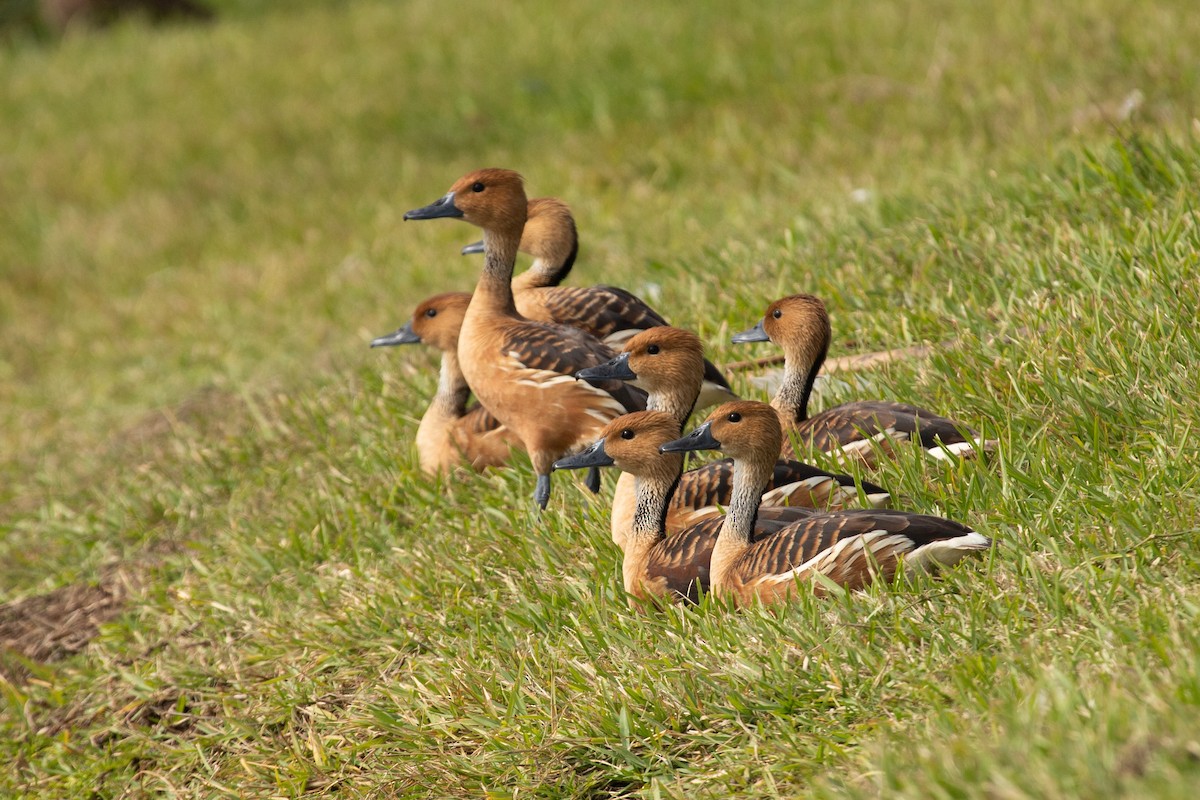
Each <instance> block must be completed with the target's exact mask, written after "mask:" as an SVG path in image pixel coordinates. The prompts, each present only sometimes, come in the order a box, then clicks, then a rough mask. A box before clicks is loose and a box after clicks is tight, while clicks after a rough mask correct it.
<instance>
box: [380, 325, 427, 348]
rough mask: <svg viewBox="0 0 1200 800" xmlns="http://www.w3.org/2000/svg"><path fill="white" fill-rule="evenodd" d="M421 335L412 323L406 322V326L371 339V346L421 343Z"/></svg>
mask: <svg viewBox="0 0 1200 800" xmlns="http://www.w3.org/2000/svg"><path fill="white" fill-rule="evenodd" d="M420 343H421V337H420V336H417V334H416V333H415V332H414V331H413V329H412V323H411V322H406V323H404V327H403V328H401V329H400V330H398V331H396V332H395V333H389V334H388V335H387V336H378V337H376V338H374V339H372V340H371V347H393V346H395V345H398V344H420Z"/></svg>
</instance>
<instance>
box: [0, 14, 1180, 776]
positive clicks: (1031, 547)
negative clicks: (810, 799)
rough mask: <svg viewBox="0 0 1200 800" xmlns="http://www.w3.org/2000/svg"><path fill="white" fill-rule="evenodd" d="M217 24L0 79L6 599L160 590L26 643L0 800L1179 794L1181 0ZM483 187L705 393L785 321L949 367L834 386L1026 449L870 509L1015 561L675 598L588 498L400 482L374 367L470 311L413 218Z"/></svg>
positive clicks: (447, 252) (404, 427)
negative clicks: (574, 255) (747, 604)
mask: <svg viewBox="0 0 1200 800" xmlns="http://www.w3.org/2000/svg"><path fill="white" fill-rule="evenodd" d="M221 8H222V12H223V13H222V17H221V19H220V20H219V21H218V22H217V23H215V24H213V25H206V26H199V27H193V26H170V27H166V28H160V29H153V28H148V27H145V26H142V25H139V24H123V25H118V26H116V27H115V28H113V29H111V30H108V31H105V32H103V33H88V32H73V33H72V34H70V35H68V36H67V37H66V38H65V39H64V40H63V41H61V42H58V43H55V44H53V45H51V44H47V43H45V42H37V41H32V40H21V39H16V40H13V41H10V42H8V43H7V44H6V45H4V46H3V47H0V75H3V76H4V80H3V82H2V84H0V118H3V119H5V120H9V121H12V124H6V125H0V337H2V339H3V341H4V347H3V348H2V349H0V507H2V508H3V515H2V516H0V530H2V531H3V538H2V540H0V601H17V600H20V599H22V598H25V597H29V596H33V595H36V594H39V593H43V592H47V591H50V590H53V589H56V588H58V587H62V586H66V585H69V584H73V583H80V582H82V583H87V582H95V581H100V580H109V579H110V578H111V576H112V575H113V574H114V571H116V572H119V573H120V574H122V575H125V576H128V581H129V586H130V590H129V591H130V594H129V597H128V602H127V605H126V606H125V611H124V613H123V614H122V615H121V616H119V617H118V618H116V619H114V620H112V621H110V622H108V623H106V624H104V625H103V626H102V627H101V630H100V633H99V635H98V637H97V638H96V639H94V640H93V641H92V642H91V644H90V645H89V646H88V647H87V649H86V650H84V651H83V652H82V653H79V654H78V655H75V656H72V657H70V658H67V659H65V660H61V661H55V662H51V663H45V664H43V663H38V662H34V661H30V660H28V659H23V658H21V657H20V656H18V655H17V654H14V653H9V654H7V655H3V656H0V667H2V668H3V674H4V675H6V676H8V677H6V678H0V732H2V734H3V735H0V760H2V761H3V762H4V763H6V764H10V765H11V766H10V767H9V768H8V769H6V770H3V771H0V791H4V792H7V793H9V794H12V795H22V796H41V797H55V798H57V797H69V796H100V797H109V796H113V797H116V796H143V795H150V794H160V793H162V794H180V795H185V796H220V795H230V796H271V795H279V796H301V795H310V796H319V795H322V794H323V793H327V792H332V791H334V790H337V791H338V792H340V793H343V794H346V795H349V796H356V795H359V794H363V795H374V796H378V795H385V796H386V795H397V796H431V797H442V796H451V795H458V796H464V795H465V796H481V795H487V796H492V797H518V798H519V797H564V796H566V797H588V798H595V797H623V796H637V797H678V798H684V797H688V798H691V797H713V798H718V797H728V796H733V795H746V796H764V797H772V796H779V797H792V796H797V795H804V794H810V795H813V796H820V797H826V796H828V797H834V796H837V797H843V796H855V797H859V796H864V797H865V796H881V795H882V796H887V797H914V798H916V797H920V798H961V797H991V798H1019V797H1031V798H1032V797H1037V798H1044V797H1114V796H1130V797H1179V798H1185V797H1186V798H1190V797H1194V796H1195V794H1196V789H1197V786H1198V785H1200V744H1197V743H1198V742H1200V713H1198V712H1200V708H1198V706H1200V671H1198V670H1200V658H1198V654H1200V633H1198V631H1200V626H1198V625H1197V623H1198V621H1200V589H1198V588H1197V587H1198V586H1200V582H1198V578H1200V547H1198V546H1197V539H1198V537H1200V504H1198V498H1200V484H1198V480H1200V479H1198V478H1197V474H1198V468H1200V453H1198V451H1197V448H1196V447H1195V446H1194V445H1193V444H1192V439H1193V437H1194V435H1195V433H1196V431H1197V430H1200V413H1198V412H1197V409H1196V397H1197V396H1200V366H1197V365H1198V364H1200V329H1198V327H1197V326H1196V324H1195V321H1196V317H1197V314H1196V308H1197V306H1198V303H1200V269H1198V264H1200V228H1198V222H1200V220H1198V219H1197V216H1196V208H1195V204H1194V198H1195V187H1196V186H1197V185H1200V141H1198V140H1197V138H1196V127H1195V123H1194V118H1195V117H1196V116H1197V111H1196V109H1197V102H1198V100H1200V67H1198V66H1197V63H1196V61H1195V59H1194V46H1193V45H1194V42H1195V41H1197V38H1198V37H1200V17H1197V15H1196V14H1194V13H1192V9H1191V4H1190V3H1186V2H1183V1H1182V0H1179V2H1173V3H1158V4H1154V6H1153V7H1147V6H1146V4H1138V3H1124V2H1118V0H1091V1H1090V2H1087V1H1084V2H1079V3H1073V4H1070V8H1069V9H1067V8H1062V7H1059V6H1058V5H1055V4H1040V3H1015V4H1013V3H977V4H959V3H948V2H946V3H937V2H935V3H929V2H921V3H917V2H907V3H906V2H893V3H883V2H868V3H864V4H854V6H853V7H851V6H847V5H845V4H841V3H836V2H826V1H824V0H821V1H818V0H813V1H812V2H807V3H804V4H802V6H801V7H797V6H796V5H795V4H785V3H763V4H753V5H749V6H744V7H741V8H739V10H738V12H737V14H736V15H735V16H729V13H728V9H727V7H726V6H724V5H722V4H717V3H698V4H687V5H686V6H679V7H665V8H656V9H650V10H647V9H646V8H640V9H639V8H628V9H626V8H622V7H615V5H614V4H609V3H599V2H587V3H576V4H570V5H568V6H560V5H559V4H550V3H535V4H521V5H520V7H517V6H515V5H506V4H495V3H491V4H482V3H479V4H466V5H463V4H459V5H447V4H445V3H435V2H423V1H419V2H412V3H407V4H395V3H385V2H357V3H346V4H328V5H322V4H317V3H305V4H303V5H301V6H297V7H295V8H293V7H292V6H290V5H289V6H288V8H289V11H288V12H287V13H284V12H283V10H282V9H283V6H282V5H277V6H272V4H267V3H262V2H253V3H252V2H245V3H235V2H233V0H229V2H223V3H221ZM1135 92H1137V93H1140V94H1137V95H1135V94H1134V93H1135ZM1136 97H1140V98H1141V102H1140V104H1138V103H1137V102H1131V103H1130V105H1133V106H1136V108H1134V109H1133V110H1132V113H1131V114H1129V115H1126V114H1125V113H1124V112H1123V110H1122V108H1121V106H1122V105H1123V104H1124V103H1125V102H1126V101H1127V100H1128V99H1129V98H1136ZM485 165H500V166H510V167H514V168H517V169H519V170H521V171H522V172H523V173H524V174H525V175H526V178H527V181H528V185H529V188H530V190H531V191H532V192H533V193H534V194H539V195H540V194H557V195H561V196H563V197H564V198H566V199H567V200H568V201H569V202H570V203H571V204H572V205H573V207H574V208H575V210H576V213H577V216H578V219H579V225H580V230H581V233H582V236H583V250H582V253H581V258H580V261H579V264H578V267H577V273H578V276H577V277H576V278H574V280H575V281H576V282H588V281H592V282H599V281H605V282H613V283H617V284H620V285H624V286H627V287H629V288H631V289H632V290H634V291H636V292H639V293H644V294H645V293H649V292H651V291H653V290H655V289H656V288H657V289H658V290H660V291H661V300H660V301H659V305H660V307H661V308H662V309H663V310H664V311H665V312H666V313H667V314H668V316H669V317H670V318H671V319H672V320H673V321H676V322H677V323H678V324H681V325H685V326H689V327H693V328H696V329H698V330H699V331H700V333H701V335H702V336H703V337H704V338H705V340H706V341H707V342H708V344H709V345H710V348H711V349H710V354H711V355H712V357H713V358H714V360H716V361H718V362H722V361H729V360H734V359H738V358H745V357H748V356H751V355H760V354H765V353H766V350H753V349H745V348H735V347H733V346H732V345H728V344H727V342H728V333H730V332H732V331H735V330H740V329H742V328H744V327H747V326H748V325H750V324H751V323H752V322H753V321H754V320H755V319H756V318H757V316H758V315H759V314H761V312H762V309H763V308H765V306H766V304H767V302H768V301H769V300H771V299H773V298H774V297H776V296H779V295H781V294H784V293H790V292H793V291H801V290H803V291H812V292H814V293H817V294H819V295H821V296H822V297H824V298H825V299H826V301H827V302H828V304H829V306H830V309H831V313H832V315H833V320H834V330H835V336H836V340H835V344H834V353H833V354H834V355H838V354H844V353H846V352H851V351H857V350H863V351H866V350H872V349H876V348H878V347H883V346H899V345H903V344H909V343H913V342H920V341H942V340H950V339H953V340H954V341H955V344H954V345H952V346H950V347H948V348H946V349H944V350H941V351H939V352H938V353H937V354H936V355H935V356H934V357H933V358H931V359H929V360H927V361H920V362H913V363H898V364H892V365H889V366H888V367H887V368H886V369H882V370H876V371H872V372H870V373H867V374H864V375H861V376H859V377H860V378H861V379H862V381H863V383H864V386H863V387H862V388H860V389H854V388H853V387H851V386H850V385H845V384H839V383H831V384H830V385H829V388H828V389H826V390H824V394H823V395H822V397H821V398H820V402H821V403H822V404H828V403H832V402H835V401H838V400H841V399H845V398H849V397H852V396H855V394H856V392H858V393H870V394H873V395H875V396H888V397H897V398H907V399H913V400H916V401H919V402H921V403H923V404H926V405H928V406H930V407H932V408H937V409H940V410H944V411H946V412H949V413H952V414H954V415H956V416H959V417H961V418H963V419H966V420H970V421H974V422H976V423H978V424H979V425H980V426H982V427H983V428H984V429H985V431H986V432H987V433H988V434H989V435H993V436H996V437H998V438H1000V439H1001V441H1002V443H1003V444H1002V448H1001V451H1000V454H999V456H998V457H997V458H996V459H995V460H994V461H993V462H992V463H991V464H989V465H980V464H963V465H961V466H959V467H957V468H955V469H948V468H945V467H941V466H939V465H936V464H931V463H927V462H926V460H924V459H921V458H918V457H917V456H916V455H915V454H913V455H911V456H910V457H906V458H902V459H900V460H899V461H897V462H895V463H889V464H887V465H885V466H884V467H883V468H882V469H881V470H880V471H879V474H878V476H877V480H878V482H880V483H882V484H884V485H886V486H889V487H891V488H893V489H894V491H895V493H896V494H897V496H898V497H900V498H901V500H902V503H903V507H905V508H910V509H914V510H918V511H923V512H930V513H940V514H945V515H948V516H951V517H953V518H956V519H960V520H963V521H964V522H967V523H970V524H972V525H974V526H976V527H978V528H979V529H980V530H981V531H983V532H985V533H986V534H988V535H990V536H993V537H995V539H996V540H997V543H998V546H997V549H996V551H995V553H994V554H993V555H992V556H991V557H990V558H989V559H985V560H980V561H976V562H973V563H970V564H966V565H964V566H963V567H962V568H959V569H956V570H953V571H951V572H950V573H948V574H947V575H945V576H944V577H943V578H941V579H937V580H933V579H926V578H919V579H913V580H911V581H910V582H904V583H901V584H899V585H897V586H894V587H883V588H878V589H875V590H872V591H870V592H867V593H863V594H856V595H853V596H848V597H845V598H838V599H834V600H831V601H820V602H818V601H816V600H814V599H811V598H805V599H800V600H798V601H797V602H795V603H793V604H791V605H789V606H788V607H786V608H784V609H780V610H778V611H773V612H766V611H755V610H751V611H747V612H742V613H736V614H735V613H730V612H729V611H728V610H726V609H723V608H720V607H719V606H718V605H717V604H706V605H702V606H701V607H699V608H696V609H672V610H668V611H667V612H664V613H661V614H652V615H646V614H641V613H636V612H633V611H631V610H629V609H628V608H627V606H626V604H625V599H624V597H623V594H622V590H621V585H620V580H619V572H618V563H619V561H618V554H617V552H616V550H615V548H614V547H613V545H612V544H611V543H610V542H609V540H608V535H607V512H606V510H605V508H604V504H603V502H600V503H598V504H596V503H593V504H591V505H589V503H590V501H589V499H588V498H587V496H586V495H585V493H584V492H583V491H582V490H581V489H580V488H579V487H577V486H575V485H573V484H572V483H571V482H569V481H566V480H560V481H558V487H559V488H558V491H557V493H556V498H555V500H554V501H553V504H552V507H551V510H550V512H549V513H547V514H546V515H545V516H544V517H543V518H541V519H538V518H536V517H534V516H533V515H532V514H531V513H530V510H529V507H530V503H529V495H530V492H531V490H532V478H531V474H530V470H529V467H528V465H527V464H522V465H521V466H519V467H518V468H517V469H515V470H511V471H508V472H504V473H498V474H494V475H488V476H482V477H472V478H470V479H465V480H458V481H454V482H452V483H448V484H440V483H438V482H435V481H430V480H428V479H426V478H424V477H422V476H421V475H420V474H419V472H418V471H417V469H416V460H415V455H414V454H413V453H412V451H411V440H412V436H413V433H414V431H415V420H416V419H417V418H418V417H419V416H420V414H421V413H422V411H423V409H424V404H425V400H426V398H427V397H428V395H429V394H430V392H431V391H432V388H433V386H434V383H435V380H436V379H435V377H434V370H433V366H434V364H435V358H434V356H433V355H432V354H429V353H416V352H406V353H380V352H377V351H369V350H368V349H367V348H366V342H367V341H368V339H369V338H370V336H371V335H372V334H377V333H381V332H384V331H386V330H390V329H392V328H394V327H395V326H396V325H397V324H398V323H400V322H401V321H403V320H404V319H405V318H406V317H407V315H408V313H409V312H410V311H411V308H412V307H413V306H414V305H415V304H416V303H417V302H418V301H419V300H420V299H422V298H423V297H425V296H426V295H427V294H429V293H432V292H434V291H443V290H448V289H457V288H466V287H469V286H470V285H471V284H472V281H473V276H474V272H475V270H476V269H477V268H478V262H477V261H473V260H470V259H463V258H460V257H458V256H457V255H456V252H457V249H456V248H457V246H459V245H461V244H464V243H466V242H468V241H471V240H473V239H474V238H476V232H475V231H473V230H472V229H470V228H468V227H467V226H464V225H461V224H451V223H445V224H434V223H428V224H423V225H402V224H401V222H400V219H401V216H402V214H403V212H404V211H406V210H407V209H409V208H413V207H416V206H419V205H423V204H425V203H427V202H429V201H430V200H432V199H434V198H435V197H437V196H438V195H440V194H441V193H442V192H444V191H445V190H446V188H447V187H448V186H449V184H450V183H451V182H452V181H453V180H454V179H455V178H457V177H458V176H459V175H460V174H461V173H463V172H465V171H466V170H467V169H470V168H473V167H477V166H485ZM858 189H864V190H866V191H867V194H866V195H863V194H862V193H857V194H856V193H855V192H854V190H858ZM735 383H736V384H737V385H738V387H739V388H741V389H743V390H744V391H745V392H746V393H747V394H753V391H754V390H753V389H752V388H751V386H750V384H749V382H748V380H747V376H745V375H738V376H736V378H735ZM608 480H609V481H610V482H611V480H612V478H611V477H609V479H608Z"/></svg>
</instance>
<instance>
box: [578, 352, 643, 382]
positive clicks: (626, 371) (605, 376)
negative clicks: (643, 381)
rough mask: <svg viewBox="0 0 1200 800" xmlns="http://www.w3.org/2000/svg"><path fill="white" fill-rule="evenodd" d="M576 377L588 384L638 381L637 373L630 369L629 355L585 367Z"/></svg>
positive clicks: (625, 354)
mask: <svg viewBox="0 0 1200 800" xmlns="http://www.w3.org/2000/svg"><path fill="white" fill-rule="evenodd" d="M575 377H576V378H579V379H581V380H585V381H588V382H593V381H610V380H618V381H636V380H637V373H636V372H634V371H633V370H632V369H630V368H629V353H621V355H619V356H617V357H616V358H614V359H613V360H612V361H606V362H604V363H603V364H597V365H596V366H594V367H585V368H584V369H581V370H579V371H578V372H576V373H575Z"/></svg>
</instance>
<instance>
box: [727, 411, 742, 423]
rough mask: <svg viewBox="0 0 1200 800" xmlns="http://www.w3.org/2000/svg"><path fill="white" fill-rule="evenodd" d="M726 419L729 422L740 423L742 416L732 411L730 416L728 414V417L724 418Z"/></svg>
mask: <svg viewBox="0 0 1200 800" xmlns="http://www.w3.org/2000/svg"><path fill="white" fill-rule="evenodd" d="M726 419H728V420H729V421H730V422H741V421H742V415H741V414H739V413H738V412H736V411H734V412H733V413H732V414H730V415H729V416H728V417H726Z"/></svg>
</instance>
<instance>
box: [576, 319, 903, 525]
mask: <svg viewBox="0 0 1200 800" xmlns="http://www.w3.org/2000/svg"><path fill="white" fill-rule="evenodd" d="M703 363H704V345H703V344H702V343H701V341H700V337H699V336H697V335H696V334H695V333H694V332H692V331H689V330H685V329H683V328H674V327H670V326H662V327H657V328H650V329H648V330H644V331H642V332H641V333H638V334H637V335H636V336H634V337H633V338H631V339H629V340H628V341H627V342H626V343H625V346H624V348H623V351H622V352H621V353H620V355H618V356H617V357H616V358H614V359H612V360H611V361H608V362H606V363H604V364H600V365H598V366H595V367H588V368H587V369H583V370H580V371H579V372H577V373H575V377H577V378H581V379H584V380H614V379H615V380H623V381H627V382H629V383H631V384H632V385H633V386H636V387H638V388H640V389H642V390H644V391H646V392H647V403H646V407H647V409H650V410H655V411H662V412H664V413H666V414H669V415H670V416H671V417H672V418H673V419H675V421H676V424H677V427H676V435H679V434H682V433H683V426H684V425H685V424H686V423H687V420H688V418H689V417H690V416H691V414H692V411H693V408H694V407H695V406H696V405H697V397H698V395H699V393H700V384H701V380H702V377H703V366H702V365H703ZM729 399H730V400H734V399H737V398H736V396H733V395H732V392H730V397H729ZM732 481H733V461H732V459H725V460H723V461H716V462H712V463H709V464H704V465H703V466H700V467H697V468H695V469H691V470H688V471H687V472H684V473H683V475H682V476H681V478H680V481H679V486H678V488H677V490H676V491H675V493H674V494H673V495H672V497H671V502H670V504H669V506H668V511H667V522H666V526H667V530H668V531H672V532H673V531H678V530H682V529H683V528H686V527H688V526H690V525H694V524H695V523H697V522H699V521H700V520H702V519H707V518H712V517H719V516H724V511H723V510H722V507H723V506H725V505H727V504H728V503H729V498H730V493H731V490H732V486H733V483H732ZM863 492H864V496H865V498H866V501H867V503H868V504H870V505H871V506H884V505H887V503H888V502H889V501H890V494H889V493H888V492H887V490H885V489H883V488H881V487H879V486H876V485H874V484H871V483H866V482H864V483H863ZM635 499H636V492H635V490H634V479H633V475H632V474H631V473H630V472H628V471H622V473H621V476H620V478H618V479H617V486H616V490H615V492H614V494H613V514H612V535H613V540H614V541H616V542H617V544H618V545H620V544H621V542H620V536H621V535H622V532H623V531H626V530H628V529H629V518H630V517H631V516H632V514H633V513H634V507H635ZM858 499H859V495H858V488H857V486H856V484H855V480H854V478H852V477H850V476H849V475H839V474H836V473H832V472H826V471H824V470H820V469H817V468H816V467H813V466H809V465H808V464H804V463H801V462H799V461H794V460H790V459H779V460H778V461H776V463H775V469H774V473H773V475H772V478H771V481H770V484H769V491H767V492H766V494H764V496H763V503H764V504H765V505H773V506H774V505H779V506H800V507H804V508H822V509H828V508H842V507H845V506H846V505H848V504H852V503H856V502H857V501H858Z"/></svg>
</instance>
